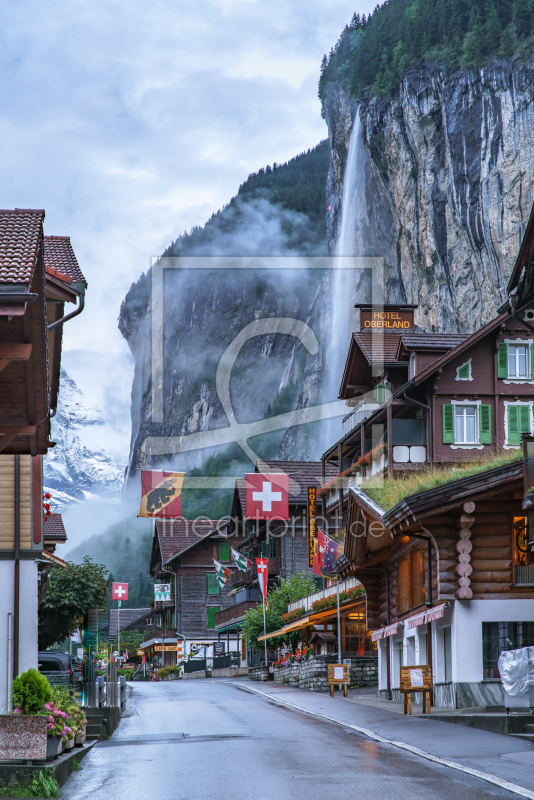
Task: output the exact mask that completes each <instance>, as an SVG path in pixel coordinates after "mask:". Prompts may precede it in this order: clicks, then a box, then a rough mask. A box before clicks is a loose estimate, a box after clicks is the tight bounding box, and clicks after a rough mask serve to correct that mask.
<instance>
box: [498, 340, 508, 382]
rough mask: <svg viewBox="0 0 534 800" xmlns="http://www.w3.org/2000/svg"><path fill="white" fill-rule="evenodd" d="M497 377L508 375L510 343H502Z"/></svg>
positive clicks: (499, 350)
mask: <svg viewBox="0 0 534 800" xmlns="http://www.w3.org/2000/svg"><path fill="white" fill-rule="evenodd" d="M497 377H498V378H507V377H508V345H507V344H504V343H502V344H500V345H499V349H498V351H497Z"/></svg>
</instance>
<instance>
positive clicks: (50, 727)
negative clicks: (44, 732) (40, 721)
mask: <svg viewBox="0 0 534 800" xmlns="http://www.w3.org/2000/svg"><path fill="white" fill-rule="evenodd" d="M46 727H47V728H48V729H49V730H51V731H53V730H54V723H53V722H49V723H48V725H47V726H46Z"/></svg>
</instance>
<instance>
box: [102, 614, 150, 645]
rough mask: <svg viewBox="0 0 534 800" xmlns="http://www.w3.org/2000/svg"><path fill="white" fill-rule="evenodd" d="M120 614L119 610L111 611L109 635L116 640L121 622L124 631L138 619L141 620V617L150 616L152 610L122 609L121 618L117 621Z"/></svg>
mask: <svg viewBox="0 0 534 800" xmlns="http://www.w3.org/2000/svg"><path fill="white" fill-rule="evenodd" d="M118 612H119V609H118V608H110V609H109V635H110V638H111V639H114V638H115V636H116V635H117V630H118V627H119V625H118V623H119V622H120V625H121V631H122V629H123V628H125V627H126V626H127V625H129V624H130V623H131V622H134V621H135V620H136V619H139V617H141V616H142V615H143V614H148V613H149V612H150V608H121V610H120V616H119V618H118V620H117V616H118Z"/></svg>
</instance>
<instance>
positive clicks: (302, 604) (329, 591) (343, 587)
mask: <svg viewBox="0 0 534 800" xmlns="http://www.w3.org/2000/svg"><path fill="white" fill-rule="evenodd" d="M359 585H360V581H359V580H357V579H356V578H345V580H344V581H340V583H339V591H340V592H345V591H347V589H353V588H354V587H355V586H359ZM336 593H337V588H336V587H335V586H328V587H327V588H326V589H321V590H320V591H319V592H314V593H313V594H309V595H308V596H307V597H303V598H302V599H301V600H295V601H294V602H293V603H290V604H289V605H288V607H287V610H288V611H294V610H295V609H296V608H305V609H306V611H309V610H310V609H311V607H312V604H313V603H315V601H316V600H322V599H323V598H324V597H331V596H332V595H334V594H336ZM362 600H363V595H362Z"/></svg>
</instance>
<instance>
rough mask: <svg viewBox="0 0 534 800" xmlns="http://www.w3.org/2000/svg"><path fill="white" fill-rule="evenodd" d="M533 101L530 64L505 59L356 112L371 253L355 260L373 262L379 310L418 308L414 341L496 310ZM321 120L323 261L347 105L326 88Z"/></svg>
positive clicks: (334, 224) (521, 196)
mask: <svg viewBox="0 0 534 800" xmlns="http://www.w3.org/2000/svg"><path fill="white" fill-rule="evenodd" d="M533 98H534V64H533V63H532V62H530V63H526V64H525V63H520V61H519V60H518V59H515V60H514V61H513V63H512V65H510V64H507V63H506V62H504V61H500V62H497V63H494V64H493V65H490V66H487V67H485V68H483V69H480V70H477V71H473V70H464V71H461V72H458V73H456V74H454V75H447V74H446V73H445V72H444V71H443V69H441V68H439V67H437V66H424V67H421V68H419V69H413V70H411V71H410V72H408V73H407V74H406V75H404V76H403V79H402V82H401V85H400V90H399V93H398V96H397V97H396V98H395V99H393V100H384V99H381V98H379V97H377V96H366V97H364V98H363V99H361V100H360V103H359V112H360V119H361V125H362V130H363V138H364V143H365V148H366V150H367V153H368V159H367V166H366V172H367V180H366V195H367V196H366V201H367V206H368V208H369V213H370V214H371V215H372V216H373V219H374V221H375V226H374V227H375V230H376V237H377V241H376V242H375V243H374V247H376V248H377V249H378V252H376V253H371V252H368V253H365V255H380V256H383V257H384V259H385V264H386V282H387V296H388V299H389V300H390V301H396V300H398V301H401V302H410V303H418V304H419V305H420V309H419V311H418V313H417V318H416V321H417V323H418V324H419V325H420V326H421V327H422V328H423V329H424V330H437V329H439V330H444V331H473V330H475V329H476V328H478V327H480V326H481V325H483V324H484V323H486V322H488V320H490V319H491V318H492V316H493V315H494V314H495V311H496V309H497V308H498V306H499V305H500V304H501V303H502V301H503V300H504V298H505V289H506V284H507V280H508V276H509V274H510V272H511V269H512V266H513V263H514V260H515V258H516V256H517V251H518V247H519V244H520V241H521V237H522V234H523V232H524V230H525V226H526V222H527V220H528V217H529V214H530V209H531V206H532V201H533V199H534V104H533V102H532V101H533ZM323 108H324V113H325V117H326V121H327V124H328V128H329V134H330V142H331V147H332V167H331V170H330V173H329V177H328V181H327V206H331V210H330V211H329V212H328V213H327V227H328V238H329V246H330V250H331V251H332V252H334V251H335V247H336V241H337V238H338V236H339V227H340V217H341V198H342V192H343V181H344V179H345V175H344V171H345V164H346V161H347V154H348V148H349V142H350V135H351V131H352V127H353V122H354V118H355V115H356V112H357V109H358V103H357V102H356V101H355V100H354V99H353V98H350V97H349V96H348V93H347V91H346V90H345V89H344V88H343V87H342V86H334V87H332V88H331V89H330V91H329V92H328V94H327V96H326V97H325V98H324V100H323ZM368 299H369V298H362V300H364V301H365V300H368Z"/></svg>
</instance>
